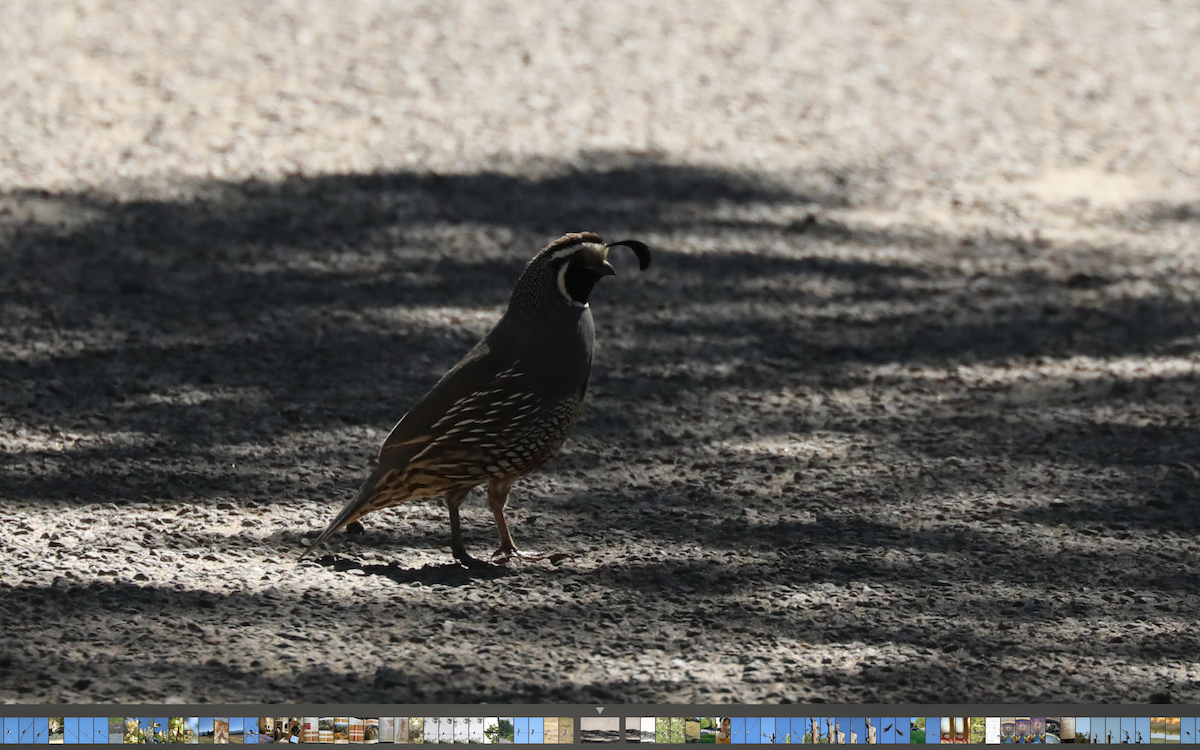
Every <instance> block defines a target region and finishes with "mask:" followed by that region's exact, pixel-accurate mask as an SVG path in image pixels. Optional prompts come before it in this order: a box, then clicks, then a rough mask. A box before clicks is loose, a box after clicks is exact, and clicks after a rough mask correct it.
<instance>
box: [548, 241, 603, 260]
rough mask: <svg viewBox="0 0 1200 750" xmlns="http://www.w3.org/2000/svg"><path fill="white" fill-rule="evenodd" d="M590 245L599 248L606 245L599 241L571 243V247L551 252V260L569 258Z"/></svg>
mask: <svg viewBox="0 0 1200 750" xmlns="http://www.w3.org/2000/svg"><path fill="white" fill-rule="evenodd" d="M588 246H591V247H598V248H603V247H604V246H603V245H601V244H599V243H598V242H577V243H575V244H574V245H571V246H569V247H564V248H560V249H558V250H555V251H554V252H552V253H550V260H558V259H560V258H569V257H570V256H572V255H574V254H575V253H577V252H579V251H580V250H582V249H583V248H585V247H588Z"/></svg>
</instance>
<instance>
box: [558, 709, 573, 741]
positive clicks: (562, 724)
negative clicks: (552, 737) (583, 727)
mask: <svg viewBox="0 0 1200 750" xmlns="http://www.w3.org/2000/svg"><path fill="white" fill-rule="evenodd" d="M574 743H575V719H574V718H573V717H571V716H560V717H558V744H560V745H572V744H574Z"/></svg>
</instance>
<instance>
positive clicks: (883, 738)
mask: <svg viewBox="0 0 1200 750" xmlns="http://www.w3.org/2000/svg"><path fill="white" fill-rule="evenodd" d="M906 721H907V720H906ZM879 723H880V724H882V725H883V726H882V727H881V728H880V730H879V742H880V744H883V745H894V744H896V717H895V716H881V717H879ZM825 736H826V737H828V735H825ZM826 741H828V740H826Z"/></svg>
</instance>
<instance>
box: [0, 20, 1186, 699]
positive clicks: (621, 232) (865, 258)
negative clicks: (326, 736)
mask: <svg viewBox="0 0 1200 750" xmlns="http://www.w3.org/2000/svg"><path fill="white" fill-rule="evenodd" d="M4 11H5V12H4V17H5V22H4V23H3V24H2V25H0V517H2V519H3V526H4V528H5V529H6V531H5V533H4V534H3V535H0V632H4V633H7V634H9V635H10V636H12V637H10V638H7V639H0V700H4V701H7V702H26V703H29V702H57V701H78V702H119V701H150V702H154V701H164V700H166V701H187V702H202V701H215V702H223V703H236V702H249V703H254V702H260V701H268V702H276V701H278V702H324V701H338V702H389V703H390V702H404V701H418V702H425V701H429V702H434V701H436V702H478V701H495V702H500V701H517V702H536V701H548V700H560V701H561V700H571V701H579V702H616V701H646V702H654V703H670V702H693V701H701V702H725V701H772V702H775V701H784V700H787V701H826V702H886V701H904V702H911V701H942V702H960V701H963V700H969V701H985V702H1020V701H1042V702H1054V703H1060V702H1076V701H1108V702H1115V701H1121V702H1138V701H1146V700H1151V699H1152V698H1153V699H1155V700H1167V699H1170V700H1176V701H1180V702H1192V703H1195V702H1197V701H1198V700H1200V662H1198V661H1197V654H1196V649H1195V643H1196V642H1197V641H1196V639H1197V636H1198V635H1200V633H1198V632H1197V625H1196V620H1197V614H1198V613H1200V600H1198V599H1197V594H1196V592H1197V590H1200V572H1198V570H1197V567H1196V566H1197V553H1198V550H1200V546H1198V544H1197V541H1198V540H1197V532H1198V531H1200V520H1198V519H1200V516H1198V515H1197V503H1198V501H1200V491H1198V490H1197V488H1196V484H1197V478H1200V464H1198V462H1197V447H1196V446H1197V439H1198V438H1200V409H1198V408H1197V406H1196V400H1195V395H1194V394H1195V392H1196V386H1197V384H1198V380H1200V379H1198V376H1197V374H1196V365H1197V362H1200V353H1198V347H1200V334H1198V333H1197V330H1198V329H1197V324H1198V323H1200V263H1198V260H1200V254H1198V252H1197V247H1198V240H1200V202H1198V200H1197V197H1196V196H1197V195H1200V99H1198V98H1197V96H1196V95H1195V92H1196V91H1197V90H1200V56H1198V55H1196V54H1195V52H1194V47H1195V40H1196V39H1197V38H1200V8H1198V7H1196V6H1193V5H1187V4H1182V3H1173V2H1145V3H1136V4H1130V3H1118V2H1072V3H1056V2H1020V3H992V2H953V3H952V2H946V3H897V2H871V1H870V0H862V1H856V2H838V3H818V2H791V3H752V2H744V3H715V2H675V3H670V4H660V5H657V6H655V5H645V4H639V3H632V2H630V3H620V2H587V3H585V2H580V3H566V4H564V3H550V2H545V3H541V2H518V3H500V2H491V3H486V2H479V3H453V2H438V3H425V4H422V3H415V2H414V3H393V2H365V1H364V2H349V3H339V2H304V3H300V2H295V3H286V2H272V3H250V2H226V3H221V4H219V5H213V4H207V3H171V2H153V3H151V2H119V3H118V2H103V1H97V2H20V1H18V0H9V1H8V2H5V3H4ZM580 229H590V230H594V231H598V232H600V233H601V234H602V235H603V236H605V237H606V238H610V239H621V238H623V237H625V236H633V237H637V238H639V239H643V240H645V241H647V242H649V243H650V244H651V245H652V246H654V248H655V250H656V253H657V255H656V263H655V267H654V268H652V269H651V270H650V272H648V273H647V274H645V275H644V276H639V275H638V274H637V273H636V271H634V270H633V264H632V263H631V262H628V261H629V259H627V258H626V259H624V260H625V261H626V263H625V264H624V265H623V266H622V267H621V269H620V270H621V271H622V273H621V276H620V277H619V278H618V279H615V280H613V281H611V282H606V284H605V285H604V286H603V287H602V288H601V289H600V290H599V291H598V293H597V295H596V299H595V303H594V304H593V308H594V312H595V316H596V320H597V331H598V341H599V347H598V352H597V365H596V372H595V376H594V378H593V383H594V385H593V392H592V393H591V394H590V396H589V400H590V405H589V409H588V411H587V412H586V413H585V416H584V419H583V421H582V423H581V424H580V426H579V428H578V430H577V432H576V435H575V437H574V438H573V439H572V441H570V442H569V443H568V445H567V448H566V450H565V451H564V454H563V456H561V457H560V458H558V459H556V460H555V461H554V462H552V463H551V464H550V465H549V466H548V467H547V468H546V469H545V470H543V471H542V472H539V473H537V474H535V475H533V476H532V477H530V478H529V479H528V480H526V481H524V482H522V483H521V484H520V485H518V487H517V489H516V490H515V491H514V517H515V519H516V525H515V527H514V534H515V535H516V536H517V539H518V540H519V541H520V542H522V543H523V544H525V545H527V546H529V547H532V548H538V549H561V550H563V551H567V552H570V553H572V554H573V555H574V558H573V559H572V560H570V561H568V562H566V563H564V564H563V565H561V566H558V567H553V566H550V565H548V564H544V565H527V566H522V567H519V568H514V569H513V570H511V571H507V572H505V571H498V572H496V573H495V574H493V575H483V576H478V575H473V574H468V573H466V572H463V571H459V570H457V569H455V568H453V567H451V566H448V565H446V563H447V561H448V560H449V552H448V549H447V548H446V544H447V540H448V530H447V528H446V527H447V523H446V521H445V517H444V511H443V510H441V509H440V508H438V507H437V506H436V504H433V503H423V504H419V505H414V506H413V507H411V508H407V509H396V510H393V511H388V512H385V513H381V514H376V516H373V517H371V518H369V519H367V521H368V523H367V531H366V533H365V534H362V535H359V536H355V537H340V538H339V539H338V541H337V542H336V543H334V544H333V545H331V555H330V556H326V557H325V558H322V559H320V560H316V561H312V562H308V561H306V562H305V563H304V564H301V565H297V563H296V561H295V558H296V555H297V554H298V551H299V549H300V543H301V540H302V538H303V537H304V535H305V534H306V533H310V532H314V531H315V530H317V529H318V528H319V527H321V526H322V525H323V524H324V523H325V521H326V520H327V519H328V517H329V516H330V515H331V514H332V513H333V512H334V511H335V510H336V509H337V508H338V507H340V505H341V504H342V503H343V502H344V500H345V498H346V497H347V495H348V494H349V493H350V492H352V491H353V489H354V487H355V486H356V484H357V482H358V481H359V480H360V479H361V477H362V476H363V475H364V473H365V471H366V470H367V469H368V468H369V466H370V462H371V460H372V457H373V454H374V452H375V451H376V450H377V448H378V444H379V443H380V441H381V440H382V439H383V437H384V436H385V434H386V431H387V430H388V428H390V426H391V424H392V423H393V422H394V421H395V420H396V419H397V418H398V417H399V416H400V415H401V414H403V412H404V410H405V409H406V408H407V407H408V406H409V405H411V404H412V403H413V402H414V401H415V400H416V399H417V398H419V397H420V396H421V395H422V394H423V393H424V391H425V390H426V389H427V388H428V387H429V386H430V385H432V383H433V382H434V381H435V380H436V378H437V377H438V376H439V375H440V374H441V373H442V372H444V371H445V369H446V368H447V367H449V366H450V365H452V364H453V363H454V362H455V361H456V360H457V359H458V358H459V357H460V356H461V355H462V353H463V352H465V351H466V350H467V349H468V348H469V347H470V346H471V344H472V343H473V341H474V340H475V338H477V337H478V336H479V335H480V334H482V333H483V332H484V331H486V330H487V328H488V327H489V326H490V325H491V324H492V322H494V321H495V320H496V319H497V317H498V316H499V314H500V313H501V312H502V310H503V307H504V304H505V302H506V300H507V295H508V293H509V291H510V290H511V287H512V284H513V282H514V281H515V279H516V277H517V276H518V275H519V273H520V269H521V267H522V264H523V263H524V262H525V261H526V260H527V259H528V258H529V257H530V256H531V255H532V254H533V252H534V251H535V250H536V249H537V248H539V247H540V246H542V245H543V244H545V243H546V242H547V241H549V240H551V239H553V238H555V237H557V236H558V235H559V234H561V233H562V232H564V231H573V230H580ZM618 260H620V259H618ZM488 516H489V514H488V513H487V512H486V511H485V510H483V506H482V505H481V504H480V503H478V502H472V503H471V505H470V506H469V509H468V519H467V524H468V527H467V533H468V543H469V544H470V545H471V547H472V548H473V549H476V550H479V551H482V550H483V549H485V548H487V545H490V544H492V543H493V541H494V540H493V533H494V532H493V529H492V526H491V521H490V519H489V517H488Z"/></svg>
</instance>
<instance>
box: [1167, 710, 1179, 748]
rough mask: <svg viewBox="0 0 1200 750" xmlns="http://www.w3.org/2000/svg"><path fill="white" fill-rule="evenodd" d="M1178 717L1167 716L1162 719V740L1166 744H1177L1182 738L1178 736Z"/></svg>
mask: <svg viewBox="0 0 1200 750" xmlns="http://www.w3.org/2000/svg"><path fill="white" fill-rule="evenodd" d="M1179 724H1180V719H1179V717H1178V716H1168V717H1166V718H1165V719H1163V742H1164V743H1166V744H1168V745H1178V744H1179V743H1180V742H1181V741H1182V740H1181V738H1180V736H1179Z"/></svg>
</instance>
